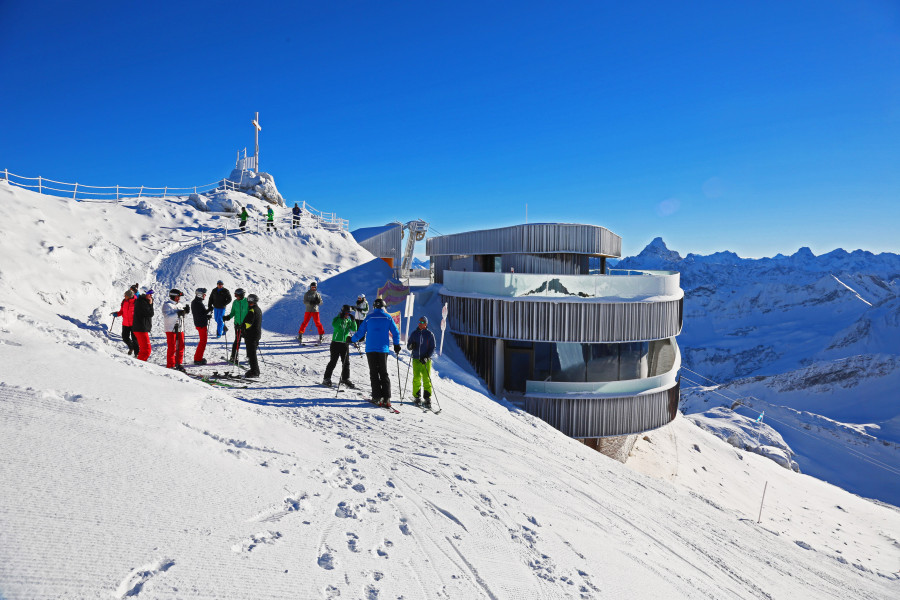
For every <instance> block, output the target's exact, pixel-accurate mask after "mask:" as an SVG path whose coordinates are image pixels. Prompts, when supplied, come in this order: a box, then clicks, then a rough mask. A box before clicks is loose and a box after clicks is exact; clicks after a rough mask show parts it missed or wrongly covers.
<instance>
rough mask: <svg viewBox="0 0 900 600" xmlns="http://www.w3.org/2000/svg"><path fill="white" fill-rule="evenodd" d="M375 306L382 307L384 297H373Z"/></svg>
mask: <svg viewBox="0 0 900 600" xmlns="http://www.w3.org/2000/svg"><path fill="white" fill-rule="evenodd" d="M374 304H375V308H384V298H375V302H374Z"/></svg>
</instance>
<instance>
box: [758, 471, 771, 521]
mask: <svg viewBox="0 0 900 600" xmlns="http://www.w3.org/2000/svg"><path fill="white" fill-rule="evenodd" d="M768 487H769V482H768V481H767V482H766V485H765V486H763V495H762V500H760V501H759V518H757V519H756V522H757V523H760V522H761V521H762V507H763V502H765V500H766V488H768Z"/></svg>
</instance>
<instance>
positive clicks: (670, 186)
mask: <svg viewBox="0 0 900 600" xmlns="http://www.w3.org/2000/svg"><path fill="white" fill-rule="evenodd" d="M184 4H187V5H189V6H187V7H186V6H182V5H181V4H180V3H167V2H155V3H135V2H85V3H76V2H56V3H54V2H31V1H21V0H0V23H3V28H2V30H3V34H2V35H0V58H2V64H3V67H2V78H0V106H2V110H0V132H2V133H0V169H2V168H8V169H9V170H10V171H11V172H14V173H18V174H21V175H27V176H37V175H42V176H44V177H51V178H53V179H59V180H63V181H78V182H81V183H85V184H94V185H116V184H120V185H148V186H163V185H168V186H189V185H197V184H203V183H207V182H210V181H214V180H216V179H219V178H221V177H224V176H226V175H227V174H228V173H229V171H230V169H231V168H232V166H233V164H234V157H235V153H236V151H237V150H238V149H241V148H244V147H250V146H252V130H251V126H250V118H251V116H252V114H253V112H255V111H259V112H260V119H261V122H262V126H263V131H262V133H261V137H260V146H261V165H262V168H263V170H264V171H268V172H270V173H272V174H273V175H274V176H275V179H276V182H277V184H278V186H279V189H280V191H281V192H282V193H283V194H284V195H285V197H286V198H287V199H288V200H289V201H295V200H307V201H308V202H310V203H311V204H312V205H313V206H315V207H317V208H320V209H322V210H327V211H336V212H337V213H338V214H339V215H341V216H344V217H346V218H349V219H350V220H351V227H353V228H356V227H364V226H372V225H379V224H383V223H385V222H388V221H392V220H409V219H413V218H417V217H420V218H424V219H426V220H428V221H430V222H431V223H432V226H433V227H434V228H435V229H436V230H437V231H440V232H441V233H453V232H457V231H466V230H470V229H478V228H486V227H497V226H504V225H511V224H515V223H521V222H524V220H525V205H526V203H527V205H528V220H529V221H531V222H536V221H561V222H584V223H592V224H597V225H603V226H605V227H608V228H609V229H611V230H612V231H614V232H616V233H618V234H619V235H621V236H622V237H623V252H624V253H625V254H635V253H637V252H639V251H640V250H641V248H643V246H644V245H646V244H647V243H648V242H649V241H650V240H651V239H653V238H654V237H656V236H661V237H663V239H664V240H666V242H667V243H668V245H669V247H670V248H672V249H675V250H678V251H679V252H681V253H682V254H686V253H688V252H700V253H709V252H714V251H718V250H726V249H727V250H733V251H736V252H737V253H738V254H740V255H742V256H771V255H773V254H775V253H777V252H782V253H785V254H790V253H793V252H794V251H796V250H797V249H798V248H799V247H800V246H809V247H811V248H812V250H813V251H814V252H816V253H817V254H818V253H823V252H827V251H830V250H832V249H834V248H836V247H843V248H845V249H847V250H853V249H856V248H863V249H867V250H872V251H875V252H879V251H891V252H900V241H898V240H900V235H898V227H900V4H898V3H897V2H882V1H864V0H854V1H847V2H829V1H824V2H823V1H819V2H784V1H779V2H767V1H765V2H696V3H688V4H690V6H681V7H677V8H676V7H673V6H672V4H673V3H669V2H658V3H643V2H629V3H622V2H617V3H611V2H567V1H555V2H526V1H519V2H500V1H497V2H492V1H488V0H482V1H480V2H460V1H454V2H390V1H379V2H374V1H369V2H362V1H354V2H349V1H348V2H339V1H334V2H323V1H321V0H320V1H316V2H290V3H269V2H264V3H259V4H258V6H254V5H252V4H251V3H247V2H241V3H236V2H235V3H232V2H208V3H203V2H188V3H184Z"/></svg>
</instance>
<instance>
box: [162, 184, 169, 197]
mask: <svg viewBox="0 0 900 600" xmlns="http://www.w3.org/2000/svg"><path fill="white" fill-rule="evenodd" d="M168 191H169V186H165V187H164V188H163V198H165V197H166V192H168Z"/></svg>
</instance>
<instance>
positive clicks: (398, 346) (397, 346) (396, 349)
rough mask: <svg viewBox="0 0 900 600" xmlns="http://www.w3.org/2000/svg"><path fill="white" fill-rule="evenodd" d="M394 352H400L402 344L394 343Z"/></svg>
mask: <svg viewBox="0 0 900 600" xmlns="http://www.w3.org/2000/svg"><path fill="white" fill-rule="evenodd" d="M394 354H400V344H394Z"/></svg>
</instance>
